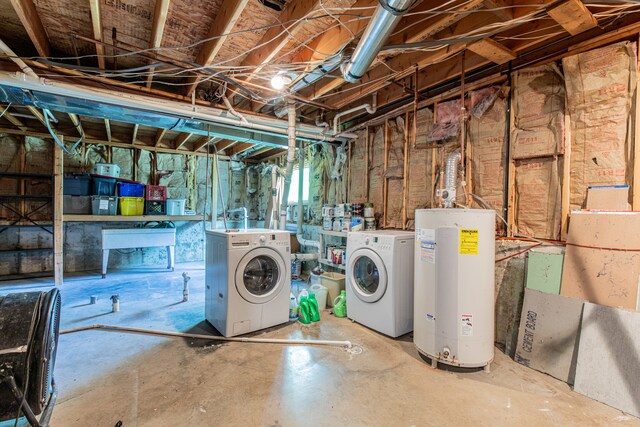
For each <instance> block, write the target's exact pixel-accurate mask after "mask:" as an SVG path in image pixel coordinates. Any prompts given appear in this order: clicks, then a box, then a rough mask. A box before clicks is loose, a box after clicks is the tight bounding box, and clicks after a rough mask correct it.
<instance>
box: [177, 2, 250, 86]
mask: <svg viewBox="0 0 640 427" xmlns="http://www.w3.org/2000/svg"><path fill="white" fill-rule="evenodd" d="M247 3H249V0H224V2H223V3H222V4H221V5H220V9H219V10H218V12H217V13H216V17H215V18H214V20H213V23H212V24H211V27H210V28H209V32H208V33H207V39H208V40H207V41H206V42H205V43H204V44H203V45H202V48H201V49H200V52H198V56H197V58H196V63H198V64H200V65H204V66H207V65H210V64H211V63H213V60H214V59H215V57H216V55H218V52H220V49H221V48H222V45H223V44H224V42H225V40H226V39H227V34H229V33H230V32H231V31H232V30H233V27H234V26H235V25H236V22H237V21H238V18H240V14H242V11H243V10H244V8H245V6H246V5H247ZM200 80H201V79H200V77H191V78H190V80H189V82H190V83H191V85H189V86H187V95H188V96H191V94H192V93H193V91H194V90H195V88H196V87H197V86H198V83H199V82H200Z"/></svg>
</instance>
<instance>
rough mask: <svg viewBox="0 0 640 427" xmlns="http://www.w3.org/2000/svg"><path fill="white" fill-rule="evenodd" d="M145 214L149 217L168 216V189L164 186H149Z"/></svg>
mask: <svg viewBox="0 0 640 427" xmlns="http://www.w3.org/2000/svg"><path fill="white" fill-rule="evenodd" d="M145 198H146V201H145V212H146V214H147V215H166V214H167V187H165V186H163V185H147V190H146V196H145Z"/></svg>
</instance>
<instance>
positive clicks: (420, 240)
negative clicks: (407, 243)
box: [416, 228, 436, 264]
mask: <svg viewBox="0 0 640 427" xmlns="http://www.w3.org/2000/svg"><path fill="white" fill-rule="evenodd" d="M416 236H417V237H416V243H417V244H419V245H420V261H422V262H429V263H431V264H435V262H436V230H434V229H432V228H421V229H419V230H418V232H417V233H416Z"/></svg>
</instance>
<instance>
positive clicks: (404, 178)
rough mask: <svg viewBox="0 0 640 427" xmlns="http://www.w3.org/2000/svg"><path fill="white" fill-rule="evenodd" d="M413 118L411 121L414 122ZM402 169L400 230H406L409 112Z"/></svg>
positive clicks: (406, 115) (406, 120)
mask: <svg viewBox="0 0 640 427" xmlns="http://www.w3.org/2000/svg"><path fill="white" fill-rule="evenodd" d="M415 119H416V118H415V117H414V118H413V120H414V121H415ZM403 160H404V167H403V171H402V172H403V175H402V229H403V230H406V229H407V193H408V190H409V182H408V181H409V111H407V112H406V113H405V115H404V155H403Z"/></svg>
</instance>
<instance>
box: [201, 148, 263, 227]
mask: <svg viewBox="0 0 640 427" xmlns="http://www.w3.org/2000/svg"><path fill="white" fill-rule="evenodd" d="M210 158H211V166H212V167H211V229H212V230H214V229H215V228H216V224H217V222H218V191H219V189H220V188H219V187H218V155H217V154H211V155H210ZM269 195H271V193H269ZM269 200H271V199H269ZM265 220H266V218H265Z"/></svg>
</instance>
